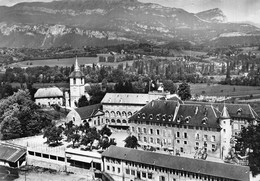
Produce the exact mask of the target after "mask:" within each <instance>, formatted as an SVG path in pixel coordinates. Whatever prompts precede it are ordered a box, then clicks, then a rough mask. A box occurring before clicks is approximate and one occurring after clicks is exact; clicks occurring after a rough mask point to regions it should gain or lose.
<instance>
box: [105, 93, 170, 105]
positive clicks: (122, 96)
mask: <svg viewBox="0 0 260 181" xmlns="http://www.w3.org/2000/svg"><path fill="white" fill-rule="evenodd" d="M165 95H166V98H168V97H172V96H173V95H170V94H165ZM161 97H164V95H163V94H153V93H150V94H133V93H106V95H105V97H104V98H103V99H102V101H101V102H102V103H103V104H135V105H146V104H147V103H149V102H150V101H152V100H155V99H159V98H161Z"/></svg>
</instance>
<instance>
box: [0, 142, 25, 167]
mask: <svg viewBox="0 0 260 181" xmlns="http://www.w3.org/2000/svg"><path fill="white" fill-rule="evenodd" d="M25 154H26V148H24V147H21V146H18V145H13V144H8V143H0V160H2V161H7V162H12V163H15V162H17V161H18V160H19V159H20V158H21V157H22V156H23V155H25Z"/></svg>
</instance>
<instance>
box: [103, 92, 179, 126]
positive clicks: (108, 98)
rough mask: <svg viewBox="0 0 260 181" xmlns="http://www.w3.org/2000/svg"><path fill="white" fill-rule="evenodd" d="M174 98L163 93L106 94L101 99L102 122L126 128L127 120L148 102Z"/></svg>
mask: <svg viewBox="0 0 260 181" xmlns="http://www.w3.org/2000/svg"><path fill="white" fill-rule="evenodd" d="M174 96H175V97H176V95H171V94H170V93H165V92H149V93H148V94H133V93H107V94H106V95H105V97H104V98H103V99H102V101H101V103H102V105H103V111H104V114H105V115H104V120H105V122H106V123H107V124H108V125H109V126H111V127H125V128H128V126H129V124H128V118H130V117H131V116H133V115H134V114H135V113H136V112H137V111H139V110H140V109H141V108H142V107H143V106H145V105H146V104H148V103H149V102H150V101H152V100H155V99H159V98H170V97H174Z"/></svg>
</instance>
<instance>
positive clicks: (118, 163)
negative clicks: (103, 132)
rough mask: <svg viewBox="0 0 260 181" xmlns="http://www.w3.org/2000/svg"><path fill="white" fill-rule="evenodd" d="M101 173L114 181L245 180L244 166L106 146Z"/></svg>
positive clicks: (247, 178) (247, 175)
mask: <svg viewBox="0 0 260 181" xmlns="http://www.w3.org/2000/svg"><path fill="white" fill-rule="evenodd" d="M102 159H103V164H104V172H105V173H107V174H109V175H110V176H111V177H112V178H113V179H114V180H116V181H121V180H124V181H134V180H147V181H152V180H157V181H168V180H171V181H184V180H190V181H191V180H192V181H201V180H212V181H249V178H250V170H249V167H247V166H240V165H233V164H226V163H218V162H210V161H205V160H198V159H193V158H184V157H179V156H172V155H169V154H160V153H156V152H150V151H141V150H136V149H130V148H122V147H117V146H110V147H109V148H108V149H107V150H106V151H105V152H103V154H102Z"/></svg>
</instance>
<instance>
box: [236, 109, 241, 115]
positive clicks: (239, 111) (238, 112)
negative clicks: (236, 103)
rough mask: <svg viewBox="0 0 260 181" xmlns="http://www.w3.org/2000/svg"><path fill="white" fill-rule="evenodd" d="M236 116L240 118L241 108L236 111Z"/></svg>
mask: <svg viewBox="0 0 260 181" xmlns="http://www.w3.org/2000/svg"><path fill="white" fill-rule="evenodd" d="M237 114H238V115H239V116H241V114H242V109H241V108H239V109H238V110H237Z"/></svg>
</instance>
